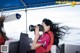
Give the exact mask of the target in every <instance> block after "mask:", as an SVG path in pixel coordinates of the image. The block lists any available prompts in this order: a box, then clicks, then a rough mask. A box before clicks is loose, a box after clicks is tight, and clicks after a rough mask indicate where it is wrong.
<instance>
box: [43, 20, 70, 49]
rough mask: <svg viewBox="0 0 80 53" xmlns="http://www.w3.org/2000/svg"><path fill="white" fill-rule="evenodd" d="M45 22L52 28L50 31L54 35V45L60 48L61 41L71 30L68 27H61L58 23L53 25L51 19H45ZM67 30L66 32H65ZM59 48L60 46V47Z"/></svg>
mask: <svg viewBox="0 0 80 53" xmlns="http://www.w3.org/2000/svg"><path fill="white" fill-rule="evenodd" d="M43 22H44V23H45V24H46V25H47V26H50V30H51V31H52V32H53V34H54V43H53V44H54V45H57V46H58V43H59V39H62V37H63V36H64V35H65V34H66V33H67V30H68V29H69V28H68V27H66V26H62V27H59V24H58V23H53V22H52V21H51V20H49V19H43ZM63 30H65V31H63ZM58 48H59V46H58Z"/></svg>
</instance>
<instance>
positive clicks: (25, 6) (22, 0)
mask: <svg viewBox="0 0 80 53" xmlns="http://www.w3.org/2000/svg"><path fill="white" fill-rule="evenodd" d="M20 1H21V2H22V4H23V5H24V7H25V14H26V33H27V5H26V4H25V3H24V2H23V0H20Z"/></svg>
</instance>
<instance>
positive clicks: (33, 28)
mask: <svg viewBox="0 0 80 53" xmlns="http://www.w3.org/2000/svg"><path fill="white" fill-rule="evenodd" d="M37 26H39V31H44V27H43V26H42V25H41V24H38V25H37ZM35 27H36V26H34V25H30V26H29V30H30V31H35Z"/></svg>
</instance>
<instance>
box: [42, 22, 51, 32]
mask: <svg viewBox="0 0 80 53" xmlns="http://www.w3.org/2000/svg"><path fill="white" fill-rule="evenodd" d="M42 26H43V27H44V32H47V31H49V30H50V26H47V25H46V24H45V22H42Z"/></svg>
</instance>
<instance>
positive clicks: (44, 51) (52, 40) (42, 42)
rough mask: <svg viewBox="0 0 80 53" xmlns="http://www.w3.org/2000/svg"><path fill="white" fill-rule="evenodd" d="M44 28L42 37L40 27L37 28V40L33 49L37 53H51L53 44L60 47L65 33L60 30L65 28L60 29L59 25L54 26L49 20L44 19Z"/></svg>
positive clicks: (35, 39)
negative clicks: (60, 40) (60, 39)
mask: <svg viewBox="0 0 80 53" xmlns="http://www.w3.org/2000/svg"><path fill="white" fill-rule="evenodd" d="M42 26H43V27H44V32H43V35H42V36H40V35H39V27H38V26H36V27H35V38H34V41H33V44H32V48H31V49H32V50H36V53H49V51H50V49H51V46H52V44H56V45H57V46H58V43H59V38H61V36H62V35H63V34H64V33H65V32H62V31H61V30H60V28H63V27H59V26H58V24H53V23H52V21H51V20H49V19H43V21H42ZM63 29H64V28H63ZM59 32H61V33H59Z"/></svg>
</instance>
